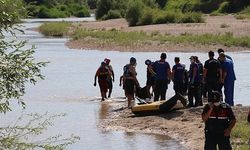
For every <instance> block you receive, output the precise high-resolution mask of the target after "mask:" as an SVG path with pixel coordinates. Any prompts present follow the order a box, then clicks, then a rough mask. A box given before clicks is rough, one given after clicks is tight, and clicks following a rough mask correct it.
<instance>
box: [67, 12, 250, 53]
mask: <svg viewBox="0 0 250 150" xmlns="http://www.w3.org/2000/svg"><path fill="white" fill-rule="evenodd" d="M204 17H205V20H206V22H205V23H183V24H159V25H146V26H136V27H129V26H128V23H127V22H126V20H125V19H113V20H107V21H95V22H82V23H74V24H72V25H71V27H70V31H69V33H72V34H73V35H71V36H70V37H72V39H71V40H70V41H68V42H67V43H66V45H67V46H68V47H69V48H73V49H83V50H90V49H98V50H105V51H112V50H116V51H142V52H149V51H179V52H190V51H195V52H197V51H199V52H202V51H205V52H207V51H209V50H216V49H218V48H223V49H226V50H227V51H244V50H250V43H249V41H250V38H249V37H248V36H249V34H250V20H247V19H245V20H239V19H236V18H235V17H234V16H233V15H225V16H204ZM108 34H111V36H110V37H108V36H107V35H108ZM112 34H113V35H112ZM135 34H136V35H135ZM104 35H105V36H104ZM126 38H127V40H126Z"/></svg>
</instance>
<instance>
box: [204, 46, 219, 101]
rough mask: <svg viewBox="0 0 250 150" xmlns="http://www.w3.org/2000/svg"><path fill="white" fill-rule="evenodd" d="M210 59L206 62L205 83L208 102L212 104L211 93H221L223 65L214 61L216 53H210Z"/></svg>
mask: <svg viewBox="0 0 250 150" xmlns="http://www.w3.org/2000/svg"><path fill="white" fill-rule="evenodd" d="M208 57H209V59H208V60H207V61H205V65H204V71H203V83H204V84H205V85H206V87H207V90H208V102H211V99H212V97H211V92H212V91H219V90H220V88H219V84H220V83H221V82H222V69H221V64H220V62H219V61H218V60H217V59H214V52H213V51H209V52H208Z"/></svg>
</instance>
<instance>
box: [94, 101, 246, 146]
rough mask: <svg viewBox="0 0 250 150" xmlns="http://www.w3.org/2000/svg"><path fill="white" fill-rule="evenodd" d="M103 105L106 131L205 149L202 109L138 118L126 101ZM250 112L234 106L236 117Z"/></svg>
mask: <svg viewBox="0 0 250 150" xmlns="http://www.w3.org/2000/svg"><path fill="white" fill-rule="evenodd" d="M101 105H102V106H101V109H104V110H106V115H104V116H102V117H101V122H100V124H99V127H100V128H102V129H103V130H123V131H127V132H139V133H147V134H161V135H168V136H170V137H172V138H174V139H176V140H178V141H180V143H181V144H183V145H184V146H185V147H186V148H187V149H189V150H201V149H203V147H204V133H203V130H204V126H205V125H204V123H203V122H202V120H201V113H202V109H203V107H197V108H191V109H182V110H178V111H175V112H171V113H167V114H161V115H153V116H140V117H135V116H134V115H133V114H132V112H131V110H129V109H124V108H125V106H126V101H124V100H123V101H121V100H112V101H108V102H103V103H102V104H101ZM248 109H249V107H234V112H235V114H236V115H240V114H243V113H244V114H247V112H248Z"/></svg>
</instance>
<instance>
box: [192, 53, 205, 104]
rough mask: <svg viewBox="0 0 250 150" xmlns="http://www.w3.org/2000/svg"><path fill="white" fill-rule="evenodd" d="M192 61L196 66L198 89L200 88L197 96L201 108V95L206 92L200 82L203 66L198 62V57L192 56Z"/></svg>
mask: <svg viewBox="0 0 250 150" xmlns="http://www.w3.org/2000/svg"><path fill="white" fill-rule="evenodd" d="M194 59H195V62H196V63H197V65H198V83H199V87H200V89H199V94H198V96H199V100H200V103H199V106H203V101H202V94H203V91H204V90H206V89H205V86H204V85H203V82H202V80H203V64H202V63H201V62H200V60H199V57H198V56H194Z"/></svg>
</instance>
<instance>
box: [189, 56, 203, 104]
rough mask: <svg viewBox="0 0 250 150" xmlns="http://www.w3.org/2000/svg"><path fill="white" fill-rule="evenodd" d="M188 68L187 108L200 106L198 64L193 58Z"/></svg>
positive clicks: (192, 57)
mask: <svg viewBox="0 0 250 150" xmlns="http://www.w3.org/2000/svg"><path fill="white" fill-rule="evenodd" d="M189 59H190V62H191V64H190V68H189V87H188V101H189V104H188V107H196V106H199V104H200V101H201V99H200V97H199V91H200V84H199V77H198V76H199V72H198V68H199V67H198V64H197V63H196V62H195V58H194V56H191V57H190V58H189ZM193 98H194V99H195V105H194V102H193Z"/></svg>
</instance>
